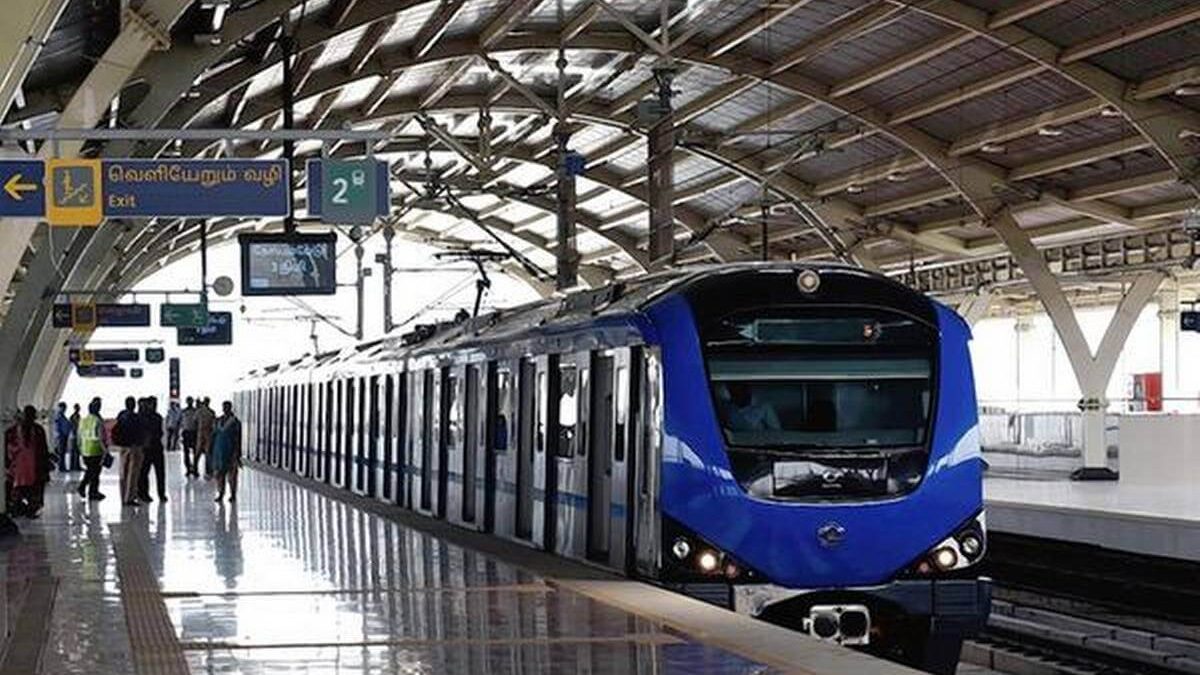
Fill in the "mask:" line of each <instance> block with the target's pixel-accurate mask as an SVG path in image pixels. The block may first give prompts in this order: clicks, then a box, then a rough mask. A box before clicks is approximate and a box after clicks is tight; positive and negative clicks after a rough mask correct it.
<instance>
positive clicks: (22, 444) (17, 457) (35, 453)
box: [4, 405, 50, 518]
mask: <svg viewBox="0 0 1200 675" xmlns="http://www.w3.org/2000/svg"><path fill="white" fill-rule="evenodd" d="M4 446H5V451H6V452H7V453H8V480H9V485H11V486H12V492H10V493H9V503H10V504H11V507H12V509H11V510H12V513H13V515H16V516H25V517H26V518H37V517H38V514H39V512H40V511H41V510H42V504H43V502H44V501H45V491H46V483H47V481H49V480H50V446H49V444H48V443H47V442H46V430H45V429H43V428H42V425H40V424H38V422H37V409H36V408H34V407H33V406H31V405H27V406H25V409H24V410H22V411H21V415H20V417H19V419H18V421H17V423H16V424H14V425H13V426H11V427H9V428H8V430H7V431H5V432H4Z"/></svg>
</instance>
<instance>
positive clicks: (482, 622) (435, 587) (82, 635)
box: [0, 457, 770, 674]
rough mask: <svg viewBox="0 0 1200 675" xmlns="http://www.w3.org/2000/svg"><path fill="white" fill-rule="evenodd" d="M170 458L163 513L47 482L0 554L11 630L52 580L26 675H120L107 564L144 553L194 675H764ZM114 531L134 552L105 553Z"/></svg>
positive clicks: (457, 556) (517, 579)
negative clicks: (237, 487) (35, 514)
mask: <svg viewBox="0 0 1200 675" xmlns="http://www.w3.org/2000/svg"><path fill="white" fill-rule="evenodd" d="M171 460H172V463H171V466H170V469H171V471H170V473H171V484H170V486H169V496H170V498H171V501H170V502H169V503H165V504H164V503H158V502H156V503H153V504H151V505H149V506H146V507H141V508H138V509H128V508H127V509H122V508H121V506H120V505H119V504H118V503H117V502H116V499H115V498H114V497H110V498H109V499H108V500H106V501H103V502H100V503H87V502H83V501H81V500H80V499H78V498H77V497H76V496H75V495H74V494H73V493H72V492H71V491H70V490H69V488H68V486H67V485H66V483H64V482H63V478H62V477H61V475H60V474H55V482H54V484H53V485H52V486H51V487H50V489H49V493H48V496H47V502H48V504H47V508H46V511H45V513H44V515H43V517H42V518H41V519H40V520H37V521H33V522H29V521H20V525H21V527H22V531H23V535H22V536H21V537H20V538H19V539H16V540H13V541H10V542H7V543H5V544H3V545H0V559H2V561H3V565H0V569H4V570H5V572H6V583H5V584H4V588H5V591H6V593H7V598H6V601H7V602H6V606H7V608H8V611H7V612H6V613H5V616H4V617H3V620H4V621H5V622H7V623H8V624H9V625H11V624H12V623H13V622H14V621H15V619H16V618H17V616H18V615H19V613H20V612H22V611H27V610H31V609H32V610H36V609H37V608H36V607H30V606H29V605H27V604H26V602H25V597H27V596H28V590H27V589H28V588H29V587H30V582H31V580H33V579H46V578H53V579H56V580H57V581H58V585H57V592H56V594H55V595H54V601H53V609H52V611H51V612H50V616H49V619H48V632H46V633H45V635H46V640H45V646H44V655H43V659H42V667H41V671H42V672H45V673H55V674H57V673H64V674H67V673H89V674H94V673H133V672H135V659H134V657H133V656H134V655H133V654H132V653H131V651H132V649H131V647H130V644H131V638H130V631H135V635H137V633H136V631H140V630H146V629H145V628H144V624H143V622H142V621H141V619H140V618H138V616H137V613H138V612H141V611H143V610H140V609H131V607H133V606H134V605H133V603H131V601H130V597H132V596H130V595H129V593H132V592H135V591H131V590H129V589H131V588H133V586H132V583H131V582H129V581H125V580H126V579H129V578H130V577H129V576H128V574H129V573H128V572H127V571H126V572H123V574H124V575H125V576H121V577H120V578H118V573H117V566H116V560H115V559H114V556H115V555H116V551H120V555H121V556H134V557H136V556H144V557H145V558H144V560H140V559H139V560H136V561H130V560H126V559H125V558H124V557H122V563H123V565H124V567H123V569H125V570H128V569H129V563H131V562H136V563H137V564H138V565H142V566H143V567H142V569H145V566H148V569H149V570H150V571H151V572H152V574H151V575H150V576H152V577H155V578H157V581H158V585H159V587H160V589H161V592H156V591H155V590H154V589H153V586H152V584H151V593H150V595H151V596H154V597H153V598H152V602H153V603H162V605H165V609H166V616H169V619H170V624H171V627H172V628H173V630H174V636H173V638H170V640H169V641H177V644H174V645H172V648H173V649H175V650H176V653H178V650H180V649H182V653H183V658H184V659H185V660H186V665H187V666H188V667H190V669H191V671H192V672H194V673H277V672H288V673H362V672H371V673H406V674H408V673H413V674H417V673H470V674H479V673H525V672H546V673H596V674H600V673H650V672H653V673H765V672H770V669H769V668H767V667H765V666H763V665H761V664H758V663H754V662H752V661H749V660H747V659H745V658H743V657H740V656H737V655H735V654H731V653H729V652H727V651H723V650H721V649H718V648H716V647H712V646H707V645H703V644H699V643H697V642H694V641H692V640H690V639H688V638H687V637H685V636H683V635H681V634H679V633H677V632H674V631H672V630H670V629H667V628H665V627H663V626H661V625H658V624H656V623H654V622H651V621H648V620H646V619H642V618H639V617H637V616H634V615H632V614H629V613H627V612H624V611H621V610H618V609H615V608H613V607H610V606H607V605H604V604H601V603H598V602H595V601H593V600H591V599H589V598H587V597H585V596H583V595H579V594H576V593H573V592H571V591H568V590H565V589H560V588H556V587H552V586H549V585H547V584H546V583H545V582H544V581H543V580H542V579H540V578H537V577H535V576H533V575H531V574H528V573H526V572H523V571H520V570H518V569H515V568H514V567H512V566H510V565H508V564H505V563H503V562H500V561H498V560H496V559H494V558H490V557H487V556H484V555H482V554H479V553H475V552H472V551H469V550H465V549H463V548H460V547H457V546H454V545H451V544H448V543H445V542H443V541H440V540H437V539H434V538H433V537H430V536H429V535H427V534H424V533H421V532H418V531H415V530H412V529H409V528H406V527H403V526H401V525H399V524H396V523H393V522H390V521H388V520H385V519H383V518H380V517H378V516H375V515H372V514H369V513H365V512H363V511H360V510H357V509H355V508H353V507H351V506H349V505H346V504H343V503H341V502H339V501H336V500H332V499H329V498H327V497H324V496H321V495H319V494H316V493H313V492H311V491H308V490H305V489H302V488H300V487H298V486H296V485H294V484H292V483H289V482H287V481H284V480H281V479H278V478H275V477H272V476H269V475H266V474H262V473H257V472H249V473H248V475H247V477H246V479H245V480H244V484H243V489H242V493H241V495H240V502H239V503H238V504H237V505H230V504H215V503H213V500H212V497H213V491H212V486H211V484H209V483H205V482H204V481H198V480H192V481H190V482H185V481H184V480H183V478H182V477H181V476H180V475H179V471H178V466H177V464H176V462H177V457H171ZM76 478H77V476H76ZM115 481H116V474H115V472H112V471H110V472H108V473H107V474H106V476H105V482H106V484H105V486H104V488H103V489H104V491H106V492H107V493H108V494H110V495H115V494H116V485H115ZM115 533H121V534H122V536H124V535H125V534H127V533H131V534H132V535H133V537H132V538H133V539H135V540H136V542H135V543H136V544H137V545H132V546H131V545H128V544H126V545H123V546H120V547H116V548H114V545H113V544H114V534H115ZM119 579H120V580H119ZM123 585H124V586H128V588H125V589H123V588H122V586H123ZM123 593H125V594H126V596H124V597H123ZM143 604H144V603H143ZM162 605H155V607H159V608H161V606H162ZM167 633H168V634H169V633H170V631H169V630H168V631H167ZM140 639H141V640H142V642H140V643H139V642H138V641H137V640H134V644H145V640H146V637H145V636H142V637H141V638H140ZM22 647H23V648H27V647H24V645H23V646H22ZM141 672H143V673H145V672H146V670H145V667H144V664H143V669H142V671H141Z"/></svg>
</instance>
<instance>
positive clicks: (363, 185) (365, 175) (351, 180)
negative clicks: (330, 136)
mask: <svg viewBox="0 0 1200 675" xmlns="http://www.w3.org/2000/svg"><path fill="white" fill-rule="evenodd" d="M306 169H307V172H308V178H307V180H308V183H307V185H308V213H309V215H311V216H316V217H318V218H320V219H321V222H325V223H334V224H345V225H370V224H371V223H373V222H375V219H376V218H378V217H380V216H386V215H388V213H390V212H391V194H390V185H391V184H390V175H389V173H388V163H387V162H385V161H382V160H376V159H363V160H355V161H341V160H331V159H313V160H309V162H308V164H307V165H306Z"/></svg>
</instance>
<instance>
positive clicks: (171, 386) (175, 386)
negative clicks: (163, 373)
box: [167, 357, 179, 401]
mask: <svg viewBox="0 0 1200 675" xmlns="http://www.w3.org/2000/svg"><path fill="white" fill-rule="evenodd" d="M167 368H168V371H167V372H168V375H167V381H168V386H167V389H168V392H167V393H168V395H169V398H170V399H171V400H172V401H178V400H179V359H178V358H175V357H171V360H170V361H169V362H168V364H167Z"/></svg>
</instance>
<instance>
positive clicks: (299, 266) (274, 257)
mask: <svg viewBox="0 0 1200 675" xmlns="http://www.w3.org/2000/svg"><path fill="white" fill-rule="evenodd" d="M238 242H239V243H240V244H241V246H242V295H333V294H335V293H337V235H335V234H333V233H332V232H329V233H326V234H243V235H240V236H239V237H238Z"/></svg>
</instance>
